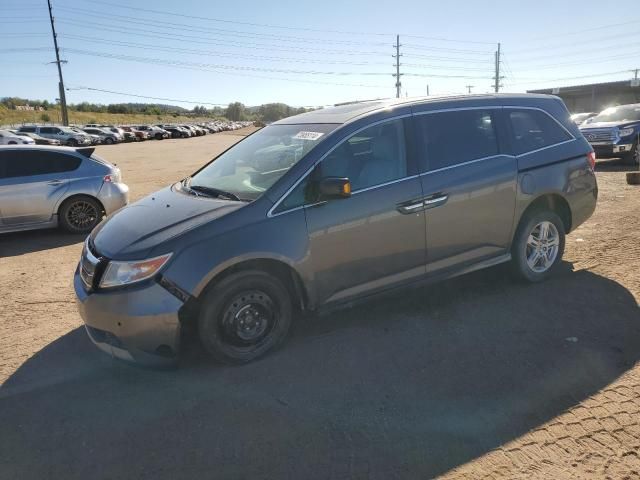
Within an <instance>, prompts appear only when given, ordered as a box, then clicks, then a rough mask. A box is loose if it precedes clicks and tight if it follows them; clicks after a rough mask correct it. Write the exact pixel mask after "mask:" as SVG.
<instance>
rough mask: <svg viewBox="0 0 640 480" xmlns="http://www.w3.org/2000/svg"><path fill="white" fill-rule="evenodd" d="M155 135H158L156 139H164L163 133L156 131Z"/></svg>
mask: <svg viewBox="0 0 640 480" xmlns="http://www.w3.org/2000/svg"><path fill="white" fill-rule="evenodd" d="M155 137H156V140H162V139H163V138H164V137H163V136H162V134H161V133H156V136H155Z"/></svg>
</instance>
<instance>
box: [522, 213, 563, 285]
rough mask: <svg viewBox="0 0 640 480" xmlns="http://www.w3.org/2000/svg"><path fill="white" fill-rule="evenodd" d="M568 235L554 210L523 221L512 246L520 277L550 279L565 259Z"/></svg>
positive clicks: (527, 216) (532, 280) (530, 215)
mask: <svg viewBox="0 0 640 480" xmlns="http://www.w3.org/2000/svg"><path fill="white" fill-rule="evenodd" d="M564 243H565V232H564V225H563V223H562V220H561V219H560V217H559V216H558V215H557V214H555V213H554V212H552V211H537V212H533V213H531V214H528V215H526V216H525V217H523V218H522V220H521V222H520V226H519V227H518V230H517V232H516V235H515V238H514V240H513V245H512V247H511V256H512V262H513V267H514V270H515V272H516V274H517V275H518V276H519V277H521V278H522V279H524V280H527V281H529V282H540V281H542V280H545V279H547V278H548V277H549V276H550V275H551V274H552V273H553V270H555V268H556V267H557V265H558V264H559V263H560V261H561V260H562V254H563V253H564Z"/></svg>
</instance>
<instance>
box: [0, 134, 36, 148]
mask: <svg viewBox="0 0 640 480" xmlns="http://www.w3.org/2000/svg"><path fill="white" fill-rule="evenodd" d="M35 143H36V142H35V141H34V140H33V138H29V137H23V136H20V135H18V134H17V133H13V132H10V131H9V130H0V145H34V144H35Z"/></svg>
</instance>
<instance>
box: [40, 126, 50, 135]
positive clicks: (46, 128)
mask: <svg viewBox="0 0 640 480" xmlns="http://www.w3.org/2000/svg"><path fill="white" fill-rule="evenodd" d="M40 133H44V134H51V133H53V127H40Z"/></svg>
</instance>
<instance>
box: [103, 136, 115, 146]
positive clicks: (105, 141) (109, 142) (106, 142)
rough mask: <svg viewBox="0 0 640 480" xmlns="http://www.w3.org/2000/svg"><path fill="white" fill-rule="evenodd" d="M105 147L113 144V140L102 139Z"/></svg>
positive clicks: (108, 138)
mask: <svg viewBox="0 0 640 480" xmlns="http://www.w3.org/2000/svg"><path fill="white" fill-rule="evenodd" d="M104 143H105V145H111V144H112V143H113V138H110V137H107V138H105V139H104Z"/></svg>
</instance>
